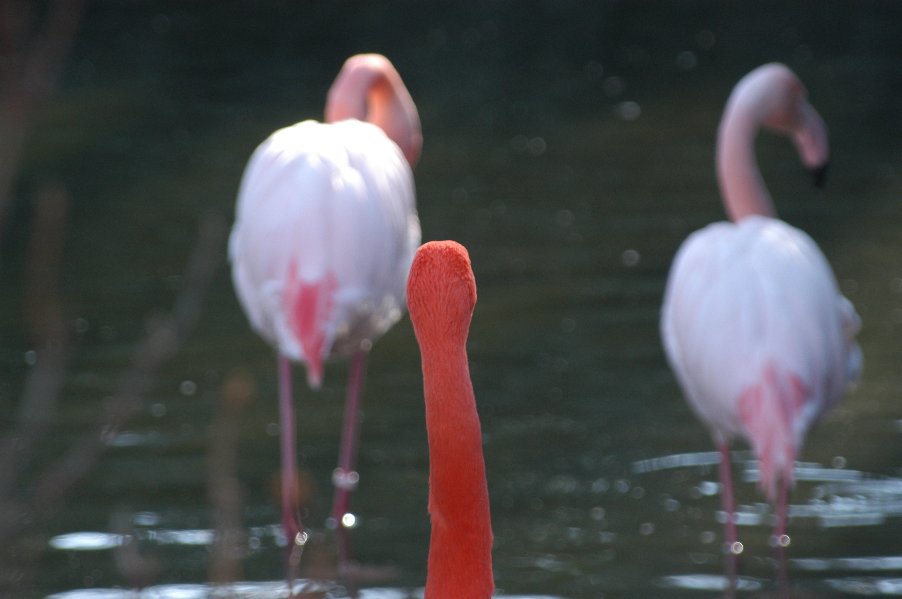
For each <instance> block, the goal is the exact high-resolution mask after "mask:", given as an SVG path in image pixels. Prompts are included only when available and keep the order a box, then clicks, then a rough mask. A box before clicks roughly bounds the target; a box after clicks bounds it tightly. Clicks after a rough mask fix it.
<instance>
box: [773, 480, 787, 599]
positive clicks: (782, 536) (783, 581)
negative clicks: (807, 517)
mask: <svg viewBox="0 0 902 599" xmlns="http://www.w3.org/2000/svg"><path fill="white" fill-rule="evenodd" d="M789 487H790V485H789V481H787V480H786V479H785V478H784V479H782V480H781V481H780V490H779V493H778V495H777V505H776V508H775V511H776V516H777V521H776V522H775V523H774V537H773V546H774V560H775V561H776V564H777V588H778V589H779V590H780V596H781V597H788V596H789V594H788V593H789V574H788V572H787V568H786V547H788V546H789V536H788V535H787V534H786V527H787V522H788V520H789Z"/></svg>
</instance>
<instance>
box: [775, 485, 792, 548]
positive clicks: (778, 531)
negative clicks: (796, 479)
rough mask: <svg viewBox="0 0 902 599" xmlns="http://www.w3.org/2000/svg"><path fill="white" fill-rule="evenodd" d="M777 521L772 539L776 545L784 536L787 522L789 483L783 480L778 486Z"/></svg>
mask: <svg viewBox="0 0 902 599" xmlns="http://www.w3.org/2000/svg"><path fill="white" fill-rule="evenodd" d="M776 512H777V521H776V522H775V523H774V539H776V540H777V544H778V545H779V544H781V543H780V541H781V540H782V539H783V537H785V536H786V523H787V522H788V520H789V483H788V482H787V481H786V480H785V479H784V480H782V481H781V484H780V492H779V494H778V495H777V506H776Z"/></svg>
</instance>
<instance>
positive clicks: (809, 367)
mask: <svg viewBox="0 0 902 599" xmlns="http://www.w3.org/2000/svg"><path fill="white" fill-rule="evenodd" d="M761 128H765V129H768V130H771V131H774V132H776V133H778V134H781V135H784V136H787V137H789V138H790V139H791V140H792V142H793V143H794V145H795V147H796V149H797V151H798V153H799V155H800V158H801V160H802V162H803V164H804V165H805V166H806V167H807V168H808V169H809V170H810V171H811V173H812V174H813V176H814V179H815V184H817V185H818V186H820V185H821V184H822V183H823V178H824V174H825V172H826V168H827V165H828V163H829V144H828V139H827V127H826V125H825V123H824V121H823V119H822V118H821V116H820V115H819V114H818V112H817V111H816V110H815V109H814V107H813V106H812V105H811V104H810V102H809V101H808V99H807V91H806V89H805V87H804V85H803V84H802V82H801V81H800V80H799V78H798V77H797V76H796V74H795V73H793V72H792V70H790V69H789V68H788V67H786V66H785V65H783V64H780V63H769V64H765V65H762V66H760V67H758V68H756V69H754V70H752V71H751V72H749V73H748V74H747V75H745V76H744V77H743V78H742V79H741V80H740V81H739V82H738V83H737V84H736V85H735V87H734V88H733V90H732V92H731V94H730V97H729V99H728V101H727V104H726V107H725V109H724V113H723V115H722V118H721V121H720V125H719V127H718V132H717V151H716V170H717V181H718V185H719V189H720V193H721V196H722V200H723V203H724V206H725V209H726V212H727V214H728V215H729V217H730V221H728V222H717V223H713V224H710V225H708V226H706V227H704V228H702V229H700V230H698V231H696V232H694V233H692V234H691V235H690V236H689V237H688V238H687V239H686V240H685V241H684V242H683V244H682V245H681V246H680V248H679V249H678V251H677V253H676V255H675V257H674V260H673V264H672V265H671V269H670V273H669V275H668V278H667V283H666V287H665V292H664V298H663V303H662V309H661V320H660V332H661V337H662V341H663V346H664V349H665V353H666V355H667V358H668V361H669V363H670V366H671V368H672V370H673V371H674V373H675V375H676V378H677V380H678V382H679V384H680V386H681V388H682V391H683V395H684V396H685V398H686V400H687V402H688V404H689V406H690V407H691V408H692V410H693V411H694V412H695V414H696V415H697V417H698V418H699V419H700V420H701V421H702V422H703V423H704V424H705V425H706V426H707V428H708V429H709V431H710V433H711V435H712V437H713V439H714V442H715V444H716V446H717V448H718V450H719V452H720V479H721V501H722V507H723V512H724V514H725V515H726V521H725V533H724V534H725V543H726V550H727V552H728V553H730V554H738V553H740V552H741V551H742V544H741V543H739V542H738V538H737V533H736V516H735V504H734V495H733V483H732V474H731V470H730V454H729V447H730V444H731V442H732V441H733V440H735V439H742V440H745V441H746V442H747V443H749V444H750V446H751V448H752V450H753V453H754V455H755V456H756V459H757V460H758V463H759V480H758V486H759V488H760V490H761V491H762V492H763V494H764V495H765V496H766V498H767V499H768V500H769V501H770V502H771V503H772V504H774V513H775V522H774V529H773V536H772V537H771V544H773V545H774V546H775V547H777V546H779V547H785V546H786V545H788V543H789V541H790V539H789V537H788V535H786V525H787V511H788V505H787V504H788V496H789V492H790V489H791V487H792V486H793V484H794V471H793V464H794V460H795V459H796V457H797V455H798V454H799V452H800V451H801V448H802V445H803V442H804V439H805V436H806V434H807V433H808V431H809V429H811V427H812V426H813V425H814V424H815V423H816V422H817V421H818V420H819V418H820V417H821V416H822V415H823V414H824V413H825V412H827V411H828V410H829V409H831V408H832V407H834V406H835V405H836V404H837V403H838V402H839V401H840V400H841V398H842V397H843V396H844V395H845V393H846V392H847V391H849V390H851V389H852V388H854V386H855V385H856V383H857V382H858V380H859V378H860V374H861V369H862V364H863V359H862V353H861V348H860V347H859V345H858V343H857V341H856V339H855V336H856V334H857V333H858V331H859V329H860V328H861V320H860V318H859V317H858V314H857V313H856V312H855V309H854V307H853V306H852V304H851V303H850V302H849V300H847V299H846V298H845V297H843V295H842V294H841V293H840V291H839V288H838V285H837V282H836V278H835V276H834V274H833V271H832V270H831V268H830V265H829V263H828V262H827V259H826V258H825V257H824V255H823V253H822V252H821V250H820V249H819V248H818V246H817V244H816V243H815V242H814V241H813V240H812V238H811V237H809V236H808V235H807V234H806V233H805V232H803V231H801V230H800V229H798V228H796V227H793V226H791V225H789V224H787V223H786V222H784V221H782V220H780V219H779V218H778V217H777V214H776V211H775V208H774V203H773V201H772V199H771V196H770V194H769V193H768V190H767V188H766V187H765V184H764V181H763V179H762V177H761V174H760V171H759V169H758V165H757V163H756V158H755V150H754V141H755V137H756V135H757V133H758V131H759V129H761Z"/></svg>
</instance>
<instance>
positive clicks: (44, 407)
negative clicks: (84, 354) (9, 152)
mask: <svg viewBox="0 0 902 599" xmlns="http://www.w3.org/2000/svg"><path fill="white" fill-rule="evenodd" d="M68 205H69V195H68V193H67V192H66V190H65V189H64V188H63V187H62V186H61V185H59V184H53V185H45V186H44V187H42V188H41V190H40V191H39V192H38V194H37V195H36V196H35V198H34V201H33V208H34V215H33V222H32V235H31V243H30V245H29V250H28V262H27V270H26V278H25V321H26V323H27V324H28V325H29V332H30V333H31V335H32V337H33V339H34V345H35V347H36V348H37V349H36V350H35V364H34V367H33V368H32V369H31V370H30V371H29V373H28V376H27V377H26V379H25V386H24V390H23V392H22V398H21V401H20V403H19V411H18V414H17V415H16V419H15V422H14V423H13V427H12V430H11V431H9V432H8V433H6V434H5V435H3V437H2V438H0V498H3V497H7V496H8V495H9V494H10V493H11V492H12V490H13V489H14V488H15V484H16V480H17V478H18V474H19V468H20V467H21V465H22V464H24V463H25V462H27V461H28V459H29V458H30V456H31V453H32V451H33V449H34V447H35V446H37V445H38V444H39V443H40V441H41V440H42V439H43V438H44V436H45V434H46V431H47V428H48V426H49V423H50V422H51V421H52V419H53V416H54V414H55V413H56V404H57V399H58V397H59V394H60V389H61V388H62V385H63V379H64V375H65V370H66V364H67V362H68V358H69V334H68V330H67V328H66V325H65V321H64V319H63V314H62V308H61V302H60V297H59V289H58V281H59V278H60V274H59V273H60V271H61V270H62V268H61V263H62V256H63V246H64V240H65V228H66V214H67V212H68Z"/></svg>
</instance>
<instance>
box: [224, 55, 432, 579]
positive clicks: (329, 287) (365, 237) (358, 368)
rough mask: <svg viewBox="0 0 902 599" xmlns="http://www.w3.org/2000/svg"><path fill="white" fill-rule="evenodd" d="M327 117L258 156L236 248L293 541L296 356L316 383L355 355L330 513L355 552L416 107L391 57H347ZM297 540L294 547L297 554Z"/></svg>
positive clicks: (269, 142) (414, 221) (415, 241)
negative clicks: (358, 490)
mask: <svg viewBox="0 0 902 599" xmlns="http://www.w3.org/2000/svg"><path fill="white" fill-rule="evenodd" d="M325 113H326V121H327V123H318V122H316V121H313V120H307V121H303V122H301V123H297V124H295V125H292V126H290V127H286V128H284V129H279V130H278V131H276V132H275V133H273V134H272V135H270V136H269V138H267V139H266V140H265V141H264V142H263V143H262V144H260V146H259V147H257V149H256V150H255V151H254V153H253V155H252V156H251V158H250V160H249V162H248V165H247V168H246V169H245V172H244V176H243V179H242V181H241V188H240V190H239V194H238V203H237V208H236V213H237V214H236V220H235V225H234V228H233V230H232V234H231V239H230V245H229V254H230V258H231V262H232V276H233V280H234V285H235V290H236V292H237V295H238V299H239V300H240V301H241V305H242V307H243V308H244V311H245V313H246V314H247V317H248V319H249V320H250V322H251V325H252V326H253V328H254V329H255V330H256V331H257V332H258V333H259V334H260V335H261V336H262V337H263V338H264V339H266V341H268V342H269V343H270V344H272V345H273V346H274V347H275V348H276V350H277V352H278V362H279V405H280V423H281V453H282V524H283V526H284V530H285V533H286V536H287V537H288V539H289V542H290V544H291V546H292V548H295V547H302V546H303V543H304V542H305V540H306V535H305V534H304V532H303V528H302V526H301V519H300V509H299V506H298V497H297V495H298V494H297V478H296V462H295V459H296V458H295V455H296V445H295V419H294V406H293V400H292V389H291V386H292V385H291V382H292V375H291V361H298V362H303V363H304V364H305V366H306V369H307V382H308V384H309V386H310V387H311V388H313V389H317V388H319V386H320V385H321V383H322V379H323V363H324V361H325V360H327V359H329V358H333V357H350V358H351V365H350V369H349V375H348V387H347V401H346V408H345V417H344V423H343V430H342V441H341V447H340V451H339V463H338V467H337V468H336V469H335V472H334V473H333V484H334V485H335V487H336V493H335V500H334V504H333V508H332V519H333V521H334V522H335V523H336V525H337V527H338V532H337V537H338V544H339V559H340V560H341V563H342V564H344V563H345V561H346V559H347V554H348V551H347V538H346V535H347V530H346V525H349V524H350V523H351V522H352V521H353V519H352V518H351V517H350V515H349V512H348V509H349V502H350V493H351V491H352V490H353V489H354V488H355V487H356V484H357V480H358V476H357V473H356V472H355V471H354V462H355V460H356V451H357V436H358V429H359V427H358V406H359V401H360V393H361V387H362V385H363V377H364V372H365V364H366V356H367V352H368V350H369V349H370V348H371V346H372V344H373V342H374V341H375V340H376V339H377V338H378V337H379V336H380V335H382V334H383V333H384V332H385V331H387V330H388V329H389V328H390V327H391V326H392V325H393V324H394V323H395V322H397V321H398V319H399V318H400V317H401V315H402V313H403V310H404V286H405V283H406V281H407V274H408V271H409V268H410V263H411V261H412V259H413V254H414V251H415V250H416V248H417V246H418V245H419V243H420V225H419V220H418V218H417V213H416V206H415V196H414V184H413V175H412V173H411V168H412V167H413V166H414V165H415V164H416V162H417V160H418V159H419V155H420V148H421V146H422V136H421V133H420V120H419V116H418V114H417V109H416V106H415V105H414V103H413V100H412V99H411V97H410V94H409V93H408V91H407V88H406V87H405V86H404V83H403V82H402V81H401V77H400V75H399V74H398V72H397V71H396V70H395V68H394V67H393V66H392V64H391V63H390V62H389V61H388V59H386V58H385V57H384V56H380V55H376V54H363V55H357V56H352V57H351V58H349V59H348V60H347V61H346V62H345V63H344V65H343V67H342V69H341V71H340V72H339V74H338V76H337V78H336V79H335V82H334V83H333V84H332V86H331V88H330V89H329V94H328V100H327V103H326V111H325ZM299 551H300V550H299V549H298V556H299Z"/></svg>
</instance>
